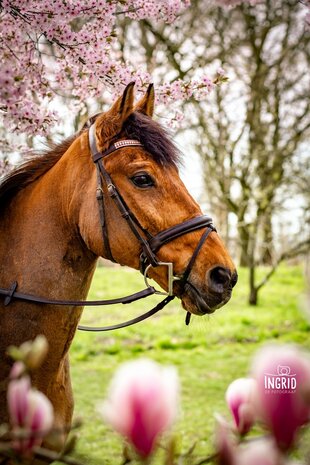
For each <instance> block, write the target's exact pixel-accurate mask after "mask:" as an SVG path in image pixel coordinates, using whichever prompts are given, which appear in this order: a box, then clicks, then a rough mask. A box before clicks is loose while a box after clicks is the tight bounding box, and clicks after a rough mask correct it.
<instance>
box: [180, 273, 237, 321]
mask: <svg viewBox="0 0 310 465" xmlns="http://www.w3.org/2000/svg"><path fill="white" fill-rule="evenodd" d="M237 280H238V275H237V272H233V273H231V272H230V271H229V270H228V269H226V268H223V267H215V268H213V269H212V270H211V271H209V272H208V273H207V279H206V284H207V285H205V286H198V285H197V284H196V283H194V282H193V281H192V280H189V281H187V283H186V284H185V286H184V290H183V293H182V295H181V296H180V298H181V300H182V305H183V307H184V308H185V310H187V311H189V312H190V313H194V314H196V315H205V314H211V313H213V312H215V310H217V309H218V308H221V307H222V306H223V305H225V304H226V303H227V302H228V301H229V300H230V298H231V294H232V289H233V287H234V286H235V285H236V283H237Z"/></svg>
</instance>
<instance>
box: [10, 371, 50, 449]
mask: <svg viewBox="0 0 310 465" xmlns="http://www.w3.org/2000/svg"><path fill="white" fill-rule="evenodd" d="M8 410H9V416H10V423H11V425H12V432H13V434H15V436H16V439H15V440H14V441H13V444H12V447H13V448H14V449H15V450H16V451H17V452H19V453H21V454H24V455H28V454H29V453H31V451H32V449H33V448H34V447H35V446H39V445H40V444H41V443H42V440H43V437H44V436H45V435H46V434H47V433H48V432H49V431H50V429H51V427H52V424H53V419H54V415H53V407H52V404H51V403H50V401H49V400H48V399H47V397H45V395H44V394H42V392H39V391H36V390H35V389H33V388H32V387H31V383H30V378H29V377H28V376H23V377H21V378H19V379H14V380H12V381H10V383H9V387H8ZM18 436H20V438H19V437H18Z"/></svg>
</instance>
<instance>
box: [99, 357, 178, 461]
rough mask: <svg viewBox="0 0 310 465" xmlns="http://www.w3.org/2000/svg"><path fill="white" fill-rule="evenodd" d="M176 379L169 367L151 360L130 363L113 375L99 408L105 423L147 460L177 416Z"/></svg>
mask: <svg viewBox="0 0 310 465" xmlns="http://www.w3.org/2000/svg"><path fill="white" fill-rule="evenodd" d="M177 406H178V379H177V375H176V371H175V370H174V369H172V368H162V367H161V366H160V365H158V364H156V363H155V362H152V361H150V360H138V361H134V362H129V363H126V364H124V365H122V366H121V367H120V369H119V370H118V371H117V372H116V374H115V376H114V378H113V380H112V383H111V386H110V390H109V394H108V399H107V401H106V402H105V403H104V405H103V407H102V408H101V412H102V414H103V416H104V418H105V420H106V421H107V422H108V423H110V424H111V426H112V427H113V428H114V429H115V430H116V431H117V432H119V433H120V434H122V435H123V436H124V437H125V438H126V439H127V440H128V441H129V442H131V443H132V445H133V446H134V447H135V449H136V451H137V452H138V453H139V454H140V455H141V456H142V457H146V456H148V455H150V454H151V452H152V451H153V449H154V447H155V444H156V441H157V438H158V436H159V435H160V434H161V433H162V432H163V431H165V430H167V429H168V428H169V427H170V426H171V424H172V423H173V420H174V418H175V416H176V412H177Z"/></svg>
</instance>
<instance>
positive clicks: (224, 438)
mask: <svg viewBox="0 0 310 465" xmlns="http://www.w3.org/2000/svg"><path fill="white" fill-rule="evenodd" d="M215 449H216V452H217V463H218V464H219V465H237V462H236V458H237V445H236V444H235V442H234V440H233V438H231V435H230V431H229V430H228V428H227V425H226V424H225V423H224V422H223V421H221V420H220V422H219V424H218V427H217V431H216V435H215Z"/></svg>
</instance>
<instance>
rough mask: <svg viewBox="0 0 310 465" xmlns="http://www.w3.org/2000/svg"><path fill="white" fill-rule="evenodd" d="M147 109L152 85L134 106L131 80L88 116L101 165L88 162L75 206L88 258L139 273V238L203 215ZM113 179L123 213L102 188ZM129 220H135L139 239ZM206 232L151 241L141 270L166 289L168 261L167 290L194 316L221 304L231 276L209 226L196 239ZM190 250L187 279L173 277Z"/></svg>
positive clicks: (151, 237) (163, 133)
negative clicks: (105, 107)
mask: <svg viewBox="0 0 310 465" xmlns="http://www.w3.org/2000/svg"><path fill="white" fill-rule="evenodd" d="M153 110H154V89H153V86H149V88H148V91H147V92H146V94H145V95H144V96H143V98H142V99H141V100H140V101H139V102H138V103H137V104H134V84H133V83H131V84H129V85H128V86H127V87H126V89H125V91H124V93H123V95H122V96H121V97H120V98H118V99H117V100H116V102H115V103H114V104H113V106H112V107H111V108H110V109H109V110H108V111H107V112H105V113H101V114H99V115H97V117H96V118H94V122H93V125H94V126H93V138H94V141H93V142H92V143H93V145H95V152H97V153H95V158H94V160H95V161H96V160H97V161H98V160H100V163H102V165H101V166H102V168H101V171H100V170H97V172H96V168H95V164H93V163H92V171H91V177H90V179H89V182H88V185H87V186H86V191H87V192H86V193H85V192H84V195H83V199H82V201H81V207H80V211H79V231H80V234H81V236H82V239H83V241H84V242H85V244H86V245H87V247H88V248H89V249H90V250H91V251H92V252H93V253H94V254H95V255H98V256H102V257H106V258H112V259H113V260H114V261H116V262H117V263H119V264H121V265H126V266H129V267H131V268H134V269H140V270H141V255H143V250H144V249H143V243H142V248H141V240H142V241H145V242H146V243H147V244H152V240H153V242H154V237H155V238H156V237H157V236H158V234H159V233H161V232H162V231H167V230H168V231H170V228H172V229H175V228H174V227H176V226H178V225H182V224H185V223H186V224H192V223H193V222H194V223H195V221H196V219H198V218H200V217H202V211H201V209H200V207H199V205H198V204H197V203H196V201H195V200H194V199H193V198H192V197H191V195H190V194H189V192H188V191H187V189H186V187H185V186H184V184H183V182H182V180H181V179H180V176H179V171H178V163H179V160H180V156H179V152H178V150H177V149H176V146H175V145H174V144H173V142H172V141H171V140H170V138H169V136H168V134H167V132H166V131H165V130H164V129H163V128H162V127H161V126H160V125H159V124H158V123H157V122H155V121H154V120H153V119H152V116H153ZM82 136H83V135H82ZM84 136H85V134H84ZM111 147H112V148H111ZM88 151H89V147H88ZM93 156H94V153H93ZM89 163H90V162H89ZM98 178H100V182H99V191H100V190H101V191H102V197H103V200H102V201H103V207H102V208H103V209H104V218H101V217H100V208H98V202H97V199H96V195H95V193H96V190H97V193H98ZM102 178H103V179H102ZM112 184H113V186H115V189H116V191H117V193H118V195H119V197H120V199H121V200H120V201H121V202H122V204H123V205H125V209H126V210H127V213H124V211H122V209H121V208H120V207H119V205H118V204H117V202H115V199H113V194H111V192H110V191H109V185H112ZM100 186H101V187H100ZM86 194H87V195H86ZM99 194H100V192H99ZM128 213H129V217H130V218H129V220H128V218H127V220H128V221H126V219H125V218H124V217H125V216H126V214H127V216H128ZM102 215H103V213H102V214H101V216H102ZM103 221H104V223H105V224H104V226H103V227H104V228H105V229H104V232H105V235H106V238H104V237H103V236H104V235H102V232H101V231H102V228H101V226H102V225H101V226H100V222H101V223H102V222H103ZM130 222H131V223H134V224H135V226H134V228H135V229H136V231H138V236H139V235H140V238H139V237H138V236H137V233H135V231H134V230H133V229H134V228H133V227H131V224H130ZM205 230H206V227H204V226H203V225H202V226H200V227H199V228H198V229H195V228H192V229H191V228H189V229H188V230H186V231H185V232H183V233H182V234H181V235H179V236H178V235H176V237H174V238H172V239H171V240H169V241H167V242H165V241H164V242H162V243H160V244H159V246H158V244H157V247H153V252H154V256H155V258H154V260H155V261H156V260H157V262H156V263H157V264H156V263H155V264H154V263H153V262H152V256H151V259H150V258H149V257H145V256H144V259H145V260H146V263H145V266H147V268H148V269H147V275H148V276H149V277H151V278H153V279H154V280H155V281H156V282H157V283H158V284H159V285H160V286H161V287H162V288H163V289H165V290H168V287H169V279H168V272H167V267H165V266H161V265H158V263H170V264H172V265H173V275H174V278H173V279H174V282H173V293H174V295H177V296H178V297H179V298H180V299H181V301H182V305H183V307H184V309H186V310H187V311H189V312H191V313H195V314H200V315H201V314H206V313H212V312H213V311H214V310H215V309H217V308H219V307H221V306H222V305H224V304H225V303H226V302H227V301H228V300H229V299H230V296H231V292H232V288H233V286H234V285H235V284H236V281H237V273H236V270H235V267H234V264H233V262H232V259H231V258H230V256H229V254H228V252H227V250H226V248H225V246H224V244H223V242H222V241H221V239H220V237H219V235H218V234H217V232H216V231H215V228H212V230H210V231H209V234H208V238H207V239H206V240H205V239H204V241H202V239H201V238H202V236H203V234H204V233H205ZM141 238H142V239H141ZM104 239H106V240H104ZM200 241H201V243H200ZM199 243H200V245H199V250H198V251H199V254H198V253H197V252H198V251H197V244H199ZM108 249H109V250H108ZM155 249H156V250H155ZM195 251H197V252H196V255H197V257H196V259H195V260H194V262H193V263H191V270H190V275H189V277H188V279H187V280H186V282H182V279H181V280H180V281H177V280H176V279H177V278H178V277H182V276H183V275H184V272H185V270H186V269H187V267H188V264H189V263H190V261H191V257H192V256H193V254H195ZM145 266H144V269H143V270H142V271H145ZM170 284H171V283H170Z"/></svg>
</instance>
